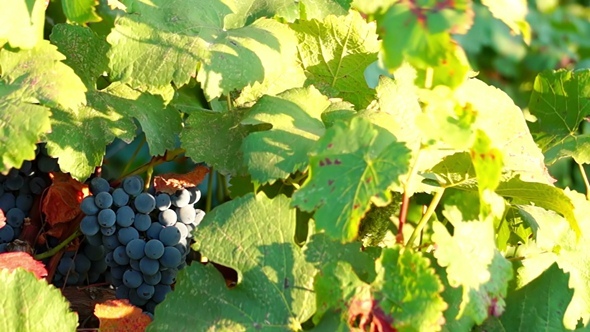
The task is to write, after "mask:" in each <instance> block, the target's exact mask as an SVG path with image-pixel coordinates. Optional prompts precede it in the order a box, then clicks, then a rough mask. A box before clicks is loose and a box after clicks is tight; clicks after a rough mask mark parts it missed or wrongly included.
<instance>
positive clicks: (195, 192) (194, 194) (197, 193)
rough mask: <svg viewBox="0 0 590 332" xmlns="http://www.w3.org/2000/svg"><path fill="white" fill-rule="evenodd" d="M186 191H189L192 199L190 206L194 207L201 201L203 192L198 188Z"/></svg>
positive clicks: (189, 202)
mask: <svg viewBox="0 0 590 332" xmlns="http://www.w3.org/2000/svg"><path fill="white" fill-rule="evenodd" d="M186 190H188V191H189V193H190V194H191V198H190V200H189V201H188V204H189V205H194V204H195V203H197V202H198V201H199V200H201V190H199V188H198V187H192V188H186Z"/></svg>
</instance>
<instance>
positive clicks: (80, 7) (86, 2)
mask: <svg viewBox="0 0 590 332" xmlns="http://www.w3.org/2000/svg"><path fill="white" fill-rule="evenodd" d="M61 5H62V8H63V11H64V15H65V16H66V18H67V19H68V21H70V22H75V23H78V24H85V23H89V22H100V21H101V20H102V19H101V17H100V16H98V15H97V14H96V6H97V5H98V2H97V1H95V0H75V1H62V3H61Z"/></svg>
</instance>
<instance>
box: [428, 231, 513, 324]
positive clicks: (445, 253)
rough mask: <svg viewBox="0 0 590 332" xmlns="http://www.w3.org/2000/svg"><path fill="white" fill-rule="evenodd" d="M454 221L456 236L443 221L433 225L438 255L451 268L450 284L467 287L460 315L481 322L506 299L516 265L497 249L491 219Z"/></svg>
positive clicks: (445, 265)
mask: <svg viewBox="0 0 590 332" xmlns="http://www.w3.org/2000/svg"><path fill="white" fill-rule="evenodd" d="M451 222H452V224H453V226H454V233H453V235H452V236H451V235H450V234H449V232H448V231H447V229H446V228H445V226H443V225H442V224H441V223H439V222H435V223H434V224H433V229H434V235H433V236H432V240H433V241H434V242H435V243H436V245H437V250H436V251H435V252H434V257H436V259H437V261H438V264H439V265H440V266H442V267H446V268H447V269H446V272H447V278H448V282H449V285H450V286H451V287H463V300H462V302H461V306H460V309H459V314H458V317H457V318H460V317H461V316H462V315H468V316H469V317H471V318H473V320H474V321H475V322H476V323H478V324H481V323H482V322H483V321H484V320H485V319H486V318H487V316H488V311H489V310H488V308H489V307H490V306H491V305H492V304H494V305H501V303H502V302H503V299H502V297H501V295H505V294H506V290H507V286H508V280H509V279H511V277H512V268H511V266H510V263H509V262H508V261H506V259H505V258H504V257H502V255H501V254H500V253H499V252H498V251H497V250H496V246H495V243H494V229H493V227H492V223H491V222H488V221H471V222H464V221H461V220H451ZM498 302H499V303H498Z"/></svg>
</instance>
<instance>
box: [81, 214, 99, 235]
mask: <svg viewBox="0 0 590 332" xmlns="http://www.w3.org/2000/svg"><path fill="white" fill-rule="evenodd" d="M80 230H81V231H82V234H84V235H86V236H92V235H95V234H97V233H98V232H99V231H100V225H99V224H98V219H97V218H96V216H85V217H84V218H82V221H81V222H80Z"/></svg>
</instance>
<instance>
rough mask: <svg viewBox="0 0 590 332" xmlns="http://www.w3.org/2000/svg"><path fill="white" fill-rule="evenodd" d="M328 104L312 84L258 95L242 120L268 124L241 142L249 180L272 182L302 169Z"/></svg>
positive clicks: (246, 123)
mask: <svg viewBox="0 0 590 332" xmlns="http://www.w3.org/2000/svg"><path fill="white" fill-rule="evenodd" d="M328 106H330V102H329V101H328V98H327V97H326V96H324V95H322V94H321V93H320V92H319V91H318V90H317V89H315V88H314V87H313V86H311V87H307V88H298V89H292V90H289V91H285V92H283V93H281V94H280V95H278V96H276V97H272V96H264V97H262V98H260V100H259V101H258V102H257V103H256V105H254V107H252V109H251V110H250V111H249V112H248V114H247V116H246V117H245V118H244V120H243V121H242V124H245V125H260V124H271V125H272V129H270V130H266V131H259V132H254V133H250V134H249V135H248V137H246V139H245V140H244V143H243V145H242V149H243V151H244V159H245V162H246V165H247V166H248V170H249V172H250V174H251V176H252V180H253V181H255V182H257V183H267V182H274V181H275V180H277V179H282V178H286V177H287V176H289V174H291V173H293V172H295V171H303V170H304V169H305V168H306V167H307V165H308V158H307V153H308V151H309V150H310V149H311V148H312V146H313V145H314V144H315V142H316V141H317V140H318V138H319V137H320V136H321V135H322V134H323V133H324V130H325V129H324V124H323V123H322V120H321V114H322V112H323V111H324V110H325V109H326V108H327V107H328Z"/></svg>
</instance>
